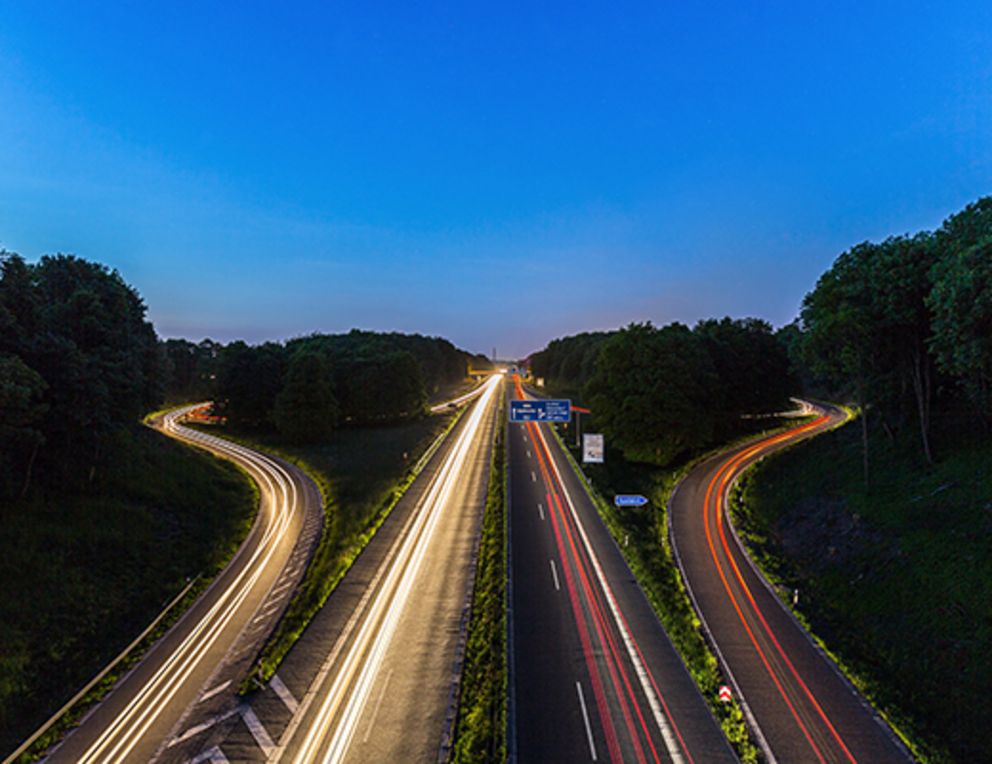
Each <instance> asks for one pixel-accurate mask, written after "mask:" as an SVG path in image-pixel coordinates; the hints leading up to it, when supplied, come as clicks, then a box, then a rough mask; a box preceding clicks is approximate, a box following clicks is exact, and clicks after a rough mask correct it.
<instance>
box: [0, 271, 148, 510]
mask: <svg viewBox="0 0 992 764" xmlns="http://www.w3.org/2000/svg"><path fill="white" fill-rule="evenodd" d="M162 369H163V356H162V353H161V351H160V348H159V346H158V340H157V338H156V336H155V330H154V329H153V328H152V325H151V324H150V323H148V322H147V321H146V320H145V305H144V303H143V302H142V301H141V298H140V297H139V296H138V293H137V292H136V291H135V290H134V289H132V288H131V287H130V286H128V285H127V284H126V283H124V281H123V279H122V278H121V277H120V274H118V273H117V272H116V271H111V270H110V269H108V268H106V267H104V266H102V265H98V264H96V263H91V262H88V261H86V260H82V259H80V258H77V257H74V256H71V255H54V256H46V257H43V258H41V260H40V261H39V262H38V263H37V264H35V265H29V264H28V263H26V262H25V261H24V260H23V259H22V258H21V257H20V256H18V255H16V254H13V253H9V252H3V253H0V388H2V392H0V399H2V400H0V419H2V420H4V423H3V425H2V430H0V446H2V448H0V453H2V454H3V456H2V459H0V461H2V462H3V465H4V466H3V468H2V470H3V473H0V474H2V475H3V477H0V480H2V482H3V485H2V488H3V491H4V492H5V493H7V494H8V495H9V494H11V493H14V492H19V493H25V492H26V491H27V490H28V487H29V486H30V482H31V479H32V476H33V475H34V474H37V473H40V472H46V473H48V474H49V475H51V476H53V477H55V478H57V479H61V480H63V481H70V482H71V481H79V480H85V481H86V482H89V481H92V480H93V478H94V476H95V473H96V469H97V466H98V465H99V464H100V463H101V461H102V459H103V458H104V457H105V456H106V454H107V451H108V448H110V445H111V443H112V440H113V437H114V434H115V433H116V432H117V431H119V430H120V429H121V428H126V427H128V426H130V425H132V424H133V423H135V422H136V421H137V420H138V419H139V418H140V417H141V415H142V414H144V413H145V412H146V411H147V410H149V409H150V408H153V407H154V406H156V405H157V404H158V403H159V401H160V400H161V396H162ZM13 473H20V474H19V476H15V475H14V474H13Z"/></svg>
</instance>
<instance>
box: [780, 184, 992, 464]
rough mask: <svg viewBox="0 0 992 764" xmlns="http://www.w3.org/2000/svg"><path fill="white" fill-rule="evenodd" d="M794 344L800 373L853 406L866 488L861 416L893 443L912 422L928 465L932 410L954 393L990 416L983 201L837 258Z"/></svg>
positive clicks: (991, 204)
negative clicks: (937, 223)
mask: <svg viewBox="0 0 992 764" xmlns="http://www.w3.org/2000/svg"><path fill="white" fill-rule="evenodd" d="M800 329H801V338H800V340H799V344H800V345H801V347H802V350H803V357H804V358H805V360H806V363H807V366H808V369H809V371H810V372H811V373H812V375H813V377H814V378H815V379H816V380H818V381H819V382H820V383H821V384H822V385H824V386H825V387H826V388H827V389H830V390H833V391H835V392H837V393H840V394H845V393H846V394H850V395H853V397H854V399H855V402H856V403H857V404H858V406H859V407H860V408H861V411H862V416H861V428H862V447H863V450H864V472H865V481H866V482H867V481H868V478H869V459H868V441H869V429H870V427H869V419H872V418H874V419H877V420H878V421H879V423H880V424H881V426H882V428H883V429H884V430H885V432H886V433H887V434H888V435H889V437H890V438H894V433H895V432H897V431H898V430H899V429H900V428H901V427H902V426H903V424H904V423H906V422H909V421H913V420H915V422H916V426H917V430H918V432H919V442H920V451H921V455H922V456H923V458H924V460H925V462H927V463H932V462H933V459H934V454H933V446H932V443H931V429H932V419H933V411H934V406H935V405H937V404H938V403H940V401H939V393H940V391H943V397H944V400H945V402H950V401H951V400H953V398H954V391H955V390H958V389H960V390H963V391H965V393H966V394H967V397H968V399H969V400H970V401H971V404H972V406H973V408H974V409H975V411H976V412H978V413H980V414H981V415H983V416H984V417H985V418H986V421H988V418H989V416H990V414H992V408H990V404H992V400H990V394H989V390H990V386H992V339H990V338H992V197H989V198H984V199H980V200H978V201H977V202H975V203H974V204H971V205H969V206H968V207H967V208H966V209H965V210H963V211H962V212H960V213H958V214H956V215H953V216H951V217H950V218H948V219H947V221H945V222H944V224H943V226H942V227H941V228H940V229H939V230H938V231H937V232H936V233H934V234H931V233H928V232H923V233H919V234H916V235H915V236H900V237H892V238H889V239H886V240H885V241H883V242H881V243H872V242H864V243H862V244H859V245H857V246H855V247H852V248H851V249H850V250H848V251H847V252H844V253H843V254H841V255H840V256H839V257H838V258H837V260H836V261H835V262H834V264H833V265H832V266H831V268H830V270H828V271H827V272H826V273H825V274H824V275H823V276H822V277H821V278H820V280H819V281H818V282H817V285H816V287H815V288H814V289H813V290H812V291H811V292H810V293H809V294H808V295H806V299H805V300H804V302H803V309H802V320H801V327H800Z"/></svg>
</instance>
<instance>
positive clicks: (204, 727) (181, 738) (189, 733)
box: [166, 708, 241, 748]
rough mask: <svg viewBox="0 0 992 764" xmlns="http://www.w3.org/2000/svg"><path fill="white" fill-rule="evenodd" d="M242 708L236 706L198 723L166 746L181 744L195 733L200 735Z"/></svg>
mask: <svg viewBox="0 0 992 764" xmlns="http://www.w3.org/2000/svg"><path fill="white" fill-rule="evenodd" d="M240 710H241V709H240V708H234V709H232V710H230V711H228V712H226V713H223V714H221V715H220V716H215V717H214V718H213V719H207V721H205V722H203V723H202V724H197V725H196V726H195V727H190V728H189V729H188V730H186V731H185V732H184V733H183V734H182V735H180V736H179V737H174V738H172V740H170V741H169V744H168V745H167V746H166V748H172V746H174V745H179V744H180V743H183V742H185V741H187V740H189V739H190V738H191V737H193V736H194V735H199V734H200V733H201V732H203V731H204V730H208V729H210V728H211V727H213V726H214V725H215V724H217V723H218V722H222V721H224V720H225V719H229V718H230V717H232V716H234V715H235V714H236V713H238V712H239V711H240Z"/></svg>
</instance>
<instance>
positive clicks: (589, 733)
mask: <svg viewBox="0 0 992 764" xmlns="http://www.w3.org/2000/svg"><path fill="white" fill-rule="evenodd" d="M575 691H576V692H577V693H579V707H580V708H581V709H582V721H584V722H585V723H586V737H587V738H589V755H590V756H591V757H592V760H593V761H596V743H595V742H593V739H592V727H590V726H589V712H588V711H586V699H585V696H583V694H582V685H581V684H580V683H579V682H576V683H575Z"/></svg>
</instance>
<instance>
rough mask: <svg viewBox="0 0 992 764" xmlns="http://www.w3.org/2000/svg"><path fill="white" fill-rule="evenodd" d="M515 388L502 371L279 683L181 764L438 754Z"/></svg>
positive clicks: (407, 758)
mask: <svg viewBox="0 0 992 764" xmlns="http://www.w3.org/2000/svg"><path fill="white" fill-rule="evenodd" d="M501 389H502V375H499V376H497V377H493V378H492V379H490V380H489V381H487V382H486V384H485V385H483V389H482V391H481V392H480V393H479V395H478V397H477V398H476V399H475V400H474V402H472V403H471V404H470V408H467V409H466V411H465V413H464V414H463V415H462V418H461V420H460V421H459V422H458V424H457V425H456V426H455V427H454V428H453V429H452V431H451V432H450V433H449V434H448V435H447V437H445V438H444V440H443V442H441V443H440V445H439V447H438V449H437V450H436V452H434V454H433V456H431V457H430V458H429V459H427V461H426V463H425V466H424V469H423V471H422V472H421V473H420V475H419V476H418V477H417V479H416V480H415V481H414V482H413V484H412V485H411V486H410V487H409V488H408V489H407V491H406V493H405V494H404V496H403V498H402V499H401V500H400V501H399V503H398V504H397V505H396V506H395V507H394V508H393V510H392V511H391V513H390V514H389V516H388V518H387V519H386V520H385V522H384V523H383V525H382V526H381V527H380V528H379V529H378V531H377V532H376V533H375V535H374V536H373V537H372V539H371V541H370V542H369V543H368V545H367V546H366V547H365V549H364V550H363V551H362V553H361V554H360V555H359V556H358V558H357V559H356V560H355V562H354V564H353V565H352V566H351V568H350V569H349V570H348V573H347V574H346V575H345V577H344V578H343V579H342V580H341V581H340V583H339V584H338V585H337V587H336V588H335V589H334V591H333V593H332V594H331V596H330V598H329V599H328V600H327V603H326V604H325V605H324V607H323V608H321V610H320V612H318V613H317V615H316V616H315V617H314V619H313V621H312V622H311V623H310V625H309V626H308V627H307V629H306V630H305V632H304V633H303V635H302V636H301V638H300V639H299V641H297V643H296V644H295V645H294V646H293V649H292V650H291V651H290V652H289V654H288V655H287V656H286V658H285V659H284V661H283V662H282V664H281V665H280V666H279V670H278V672H277V673H276V675H275V676H274V677H273V679H272V681H271V682H270V683H269V685H268V686H267V687H265V688H264V689H263V690H262V691H260V692H258V693H256V694H255V695H254V696H253V697H252V698H251V700H250V703H248V704H246V705H245V706H244V707H242V708H240V709H238V710H237V713H235V714H233V715H228V714H229V712H224V713H222V714H220V715H219V716H218V717H217V718H216V719H215V720H213V723H212V724H211V725H210V726H209V727H204V726H202V725H201V726H194V727H191V728H190V729H189V730H188V731H187V732H186V733H184V734H188V735H189V740H190V741H196V742H197V748H196V749H195V751H193V750H192V749H190V752H191V753H192V754H193V755H189V756H187V757H186V758H183V759H180V761H191V762H196V764H201V763H203V762H225V761H231V762H234V761H238V762H272V761H281V762H294V763H296V762H299V763H301V764H302V763H303V762H314V761H320V762H338V761H356V762H358V761H366V762H393V761H397V762H416V761H423V762H435V761H438V759H439V753H440V752H441V749H442V746H443V745H444V742H445V740H446V739H447V734H448V733H449V732H450V729H451V720H452V716H451V714H452V712H453V710H454V699H455V695H454V692H453V690H454V687H455V681H456V678H457V676H458V675H459V657H460V655H461V654H462V650H463V647H464V638H465V627H466V626H467V620H466V615H467V610H466V608H467V605H468V602H469V599H470V593H471V583H472V580H473V573H474V569H475V564H474V563H475V552H476V549H477V540H478V533H479V529H480V524H481V520H482V513H483V510H484V507H485V498H486V488H487V485H488V478H489V464H490V458H491V455H492V448H493V432H494V427H495V424H496V418H497V416H496V415H497V411H498V403H499V401H500V396H501Z"/></svg>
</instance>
